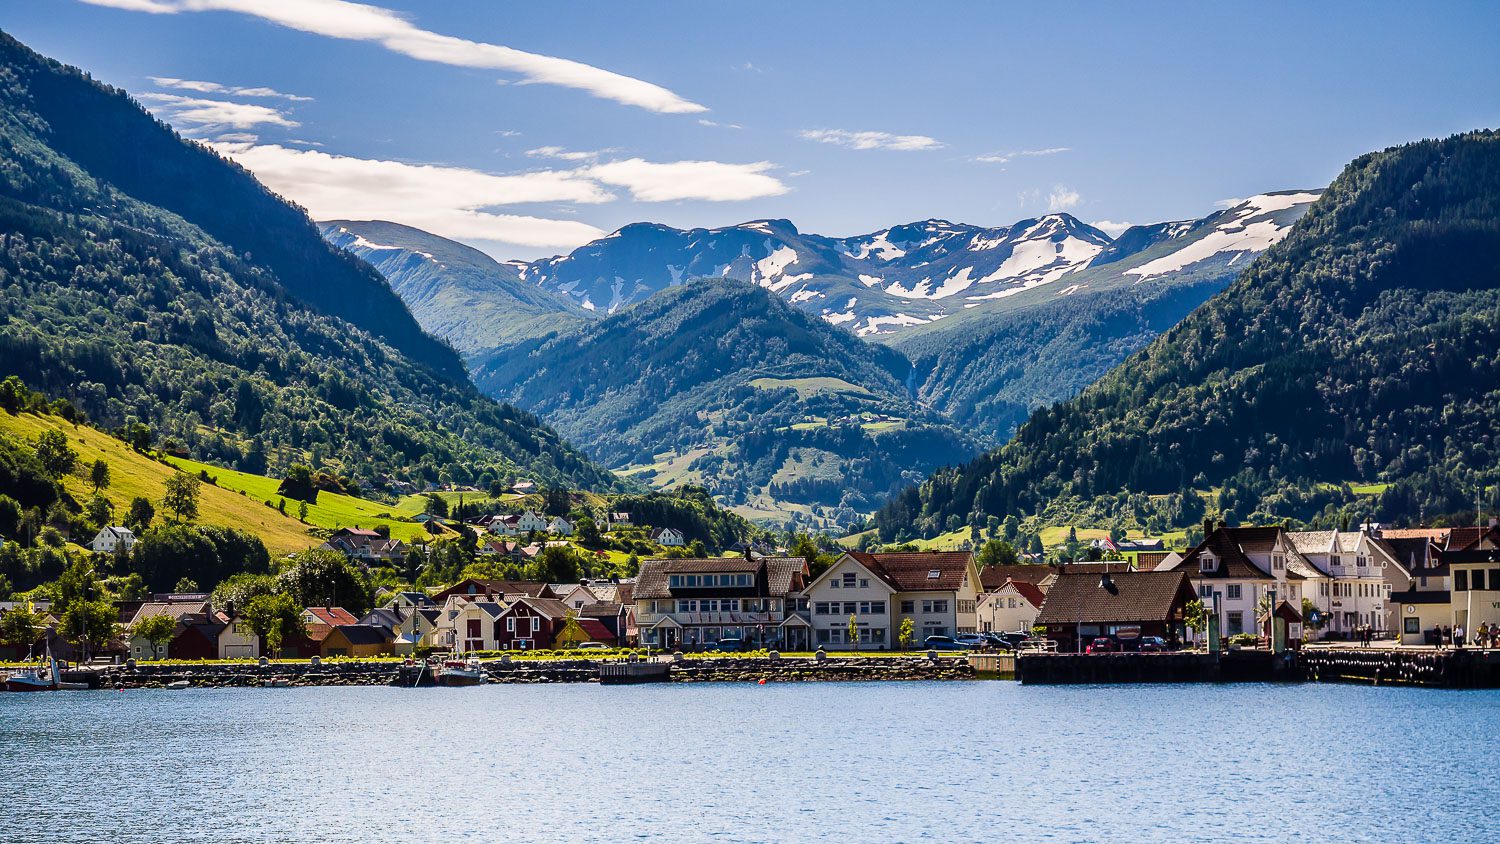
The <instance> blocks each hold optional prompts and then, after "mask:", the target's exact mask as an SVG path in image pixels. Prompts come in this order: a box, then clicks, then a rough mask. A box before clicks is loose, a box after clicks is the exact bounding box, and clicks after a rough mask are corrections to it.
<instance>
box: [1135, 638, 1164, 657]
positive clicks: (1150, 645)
mask: <svg viewBox="0 0 1500 844" xmlns="http://www.w3.org/2000/svg"><path fill="white" fill-rule="evenodd" d="M1136 650H1138V651H1140V652H1141V653H1147V654H1159V653H1166V652H1167V651H1169V650H1171V647H1170V646H1169V645H1167V640H1166V639H1163V638H1162V637H1160V636H1142V637H1141V638H1140V642H1139V644H1137V645H1136Z"/></svg>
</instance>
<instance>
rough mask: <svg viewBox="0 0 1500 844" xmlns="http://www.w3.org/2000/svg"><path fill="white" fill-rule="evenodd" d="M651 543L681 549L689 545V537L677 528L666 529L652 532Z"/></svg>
mask: <svg viewBox="0 0 1500 844" xmlns="http://www.w3.org/2000/svg"><path fill="white" fill-rule="evenodd" d="M651 541H652V542H655V543H656V544H657V545H661V546H663V547H667V548H681V547H682V546H684V545H686V544H687V537H685V536H683V535H682V531H680V530H678V529H677V528H669V527H664V528H657V529H656V530H653V531H651Z"/></svg>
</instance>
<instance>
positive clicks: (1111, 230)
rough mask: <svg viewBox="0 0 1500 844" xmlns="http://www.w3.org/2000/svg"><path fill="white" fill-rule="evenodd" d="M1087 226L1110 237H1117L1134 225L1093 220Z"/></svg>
mask: <svg viewBox="0 0 1500 844" xmlns="http://www.w3.org/2000/svg"><path fill="white" fill-rule="evenodd" d="M1089 225H1091V226H1093V227H1094V228H1096V229H1098V230H1099V231H1102V232H1104V233H1105V234H1107V235H1109V236H1110V237H1119V236H1120V235H1122V234H1124V233H1125V230H1126V229H1128V228H1130V227H1131V226H1133V225H1135V223H1117V222H1115V221H1113V220H1095V221H1094V222H1092V223H1090V224H1089Z"/></svg>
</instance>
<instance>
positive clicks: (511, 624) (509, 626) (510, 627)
mask: <svg viewBox="0 0 1500 844" xmlns="http://www.w3.org/2000/svg"><path fill="white" fill-rule="evenodd" d="M505 630H506V632H509V633H514V632H516V619H515V616H511V617H510V618H507V619H506V620H505Z"/></svg>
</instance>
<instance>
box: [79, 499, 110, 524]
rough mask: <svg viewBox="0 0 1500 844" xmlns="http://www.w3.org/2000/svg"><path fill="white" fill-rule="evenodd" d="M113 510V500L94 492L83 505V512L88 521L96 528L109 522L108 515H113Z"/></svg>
mask: <svg viewBox="0 0 1500 844" xmlns="http://www.w3.org/2000/svg"><path fill="white" fill-rule="evenodd" d="M114 512H115V505H114V502H112V501H110V500H109V499H108V498H106V497H104V496H102V495H99V494H98V493H95V494H94V497H93V498H90V499H89V503H88V504H87V505H86V506H85V507H84V513H85V514H86V515H87V516H88V518H89V522H91V523H92V524H93V525H94V527H96V528H102V527H104V526H105V525H107V524H109V520H110V517H111V516H113V515H114Z"/></svg>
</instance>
